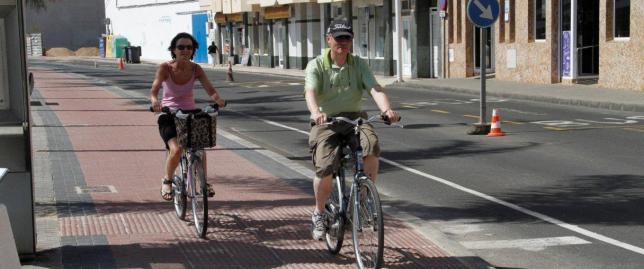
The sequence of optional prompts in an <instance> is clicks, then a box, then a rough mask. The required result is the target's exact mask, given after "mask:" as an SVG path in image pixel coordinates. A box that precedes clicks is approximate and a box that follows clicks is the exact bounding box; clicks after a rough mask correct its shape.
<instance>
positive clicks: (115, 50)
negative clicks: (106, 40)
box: [112, 36, 130, 58]
mask: <svg viewBox="0 0 644 269" xmlns="http://www.w3.org/2000/svg"><path fill="white" fill-rule="evenodd" d="M129 45H130V42H129V41H128V40H127V38H126V37H124V36H115V37H114V46H112V55H114V58H123V57H125V47H127V46H129Z"/></svg>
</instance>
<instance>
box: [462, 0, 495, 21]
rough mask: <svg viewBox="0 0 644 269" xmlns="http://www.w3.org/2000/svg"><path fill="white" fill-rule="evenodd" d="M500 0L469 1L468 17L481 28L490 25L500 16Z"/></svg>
mask: <svg viewBox="0 0 644 269" xmlns="http://www.w3.org/2000/svg"><path fill="white" fill-rule="evenodd" d="M499 11H500V8H499V1H498V0H470V1H469V2H468V3H467V17H468V18H469V19H470V21H471V22H472V23H473V24H474V25H476V26H478V27H481V28H487V27H490V26H491V25H492V24H494V22H496V20H497V19H498V18H499Z"/></svg>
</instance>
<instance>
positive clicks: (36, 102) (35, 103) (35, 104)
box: [29, 101, 42, 106]
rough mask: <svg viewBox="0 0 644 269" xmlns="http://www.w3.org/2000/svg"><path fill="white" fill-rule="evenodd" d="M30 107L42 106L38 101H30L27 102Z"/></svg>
mask: <svg viewBox="0 0 644 269" xmlns="http://www.w3.org/2000/svg"><path fill="white" fill-rule="evenodd" d="M29 104H30V105H31V106H42V103H41V102H40V101H31V102H29Z"/></svg>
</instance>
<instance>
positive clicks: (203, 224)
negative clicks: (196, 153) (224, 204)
mask: <svg viewBox="0 0 644 269" xmlns="http://www.w3.org/2000/svg"><path fill="white" fill-rule="evenodd" d="M190 169H191V173H192V174H191V175H192V184H191V185H192V186H191V189H192V191H191V192H192V195H191V201H192V214H193V221H194V224H195V229H196V230H197V235H199V237H201V238H206V232H207V230H208V186H207V185H206V176H205V174H204V169H203V164H202V163H201V160H194V161H193V163H192V166H191V168H190Z"/></svg>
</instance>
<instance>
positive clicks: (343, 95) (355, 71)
mask: <svg viewBox="0 0 644 269" xmlns="http://www.w3.org/2000/svg"><path fill="white" fill-rule="evenodd" d="M376 85H378V82H377V81H376V78H375V77H374V76H373V73H372V72H371V69H369V66H368V65H367V64H366V63H365V61H363V60H362V59H360V57H357V56H353V55H351V54H349V55H348V56H347V62H346V63H345V64H344V65H343V66H337V65H335V64H334V63H333V62H332V60H331V50H330V49H326V50H325V51H324V53H322V55H319V56H318V57H316V58H315V59H313V60H311V61H310V62H309V63H308V64H307V66H306V78H305V83H304V90H305V91H315V96H316V98H317V99H316V100H317V103H318V106H319V107H320V112H323V113H326V114H327V115H328V116H335V115H337V114H338V113H340V112H360V111H362V95H363V93H364V92H367V93H368V92H369V91H370V90H371V88H373V87H375V86H376Z"/></svg>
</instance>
